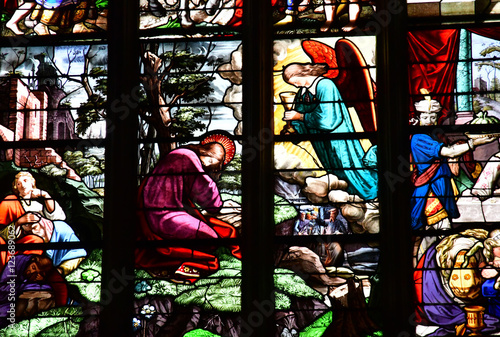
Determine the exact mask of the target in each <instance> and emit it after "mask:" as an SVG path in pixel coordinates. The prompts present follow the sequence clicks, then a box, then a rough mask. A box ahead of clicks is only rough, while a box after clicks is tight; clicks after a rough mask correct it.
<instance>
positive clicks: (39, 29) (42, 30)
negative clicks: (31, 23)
mask: <svg viewBox="0 0 500 337" xmlns="http://www.w3.org/2000/svg"><path fill="white" fill-rule="evenodd" d="M34 31H35V33H37V35H49V34H50V31H49V28H48V27H47V26H46V25H44V24H43V23H39V24H37V25H36V26H35V29H34Z"/></svg>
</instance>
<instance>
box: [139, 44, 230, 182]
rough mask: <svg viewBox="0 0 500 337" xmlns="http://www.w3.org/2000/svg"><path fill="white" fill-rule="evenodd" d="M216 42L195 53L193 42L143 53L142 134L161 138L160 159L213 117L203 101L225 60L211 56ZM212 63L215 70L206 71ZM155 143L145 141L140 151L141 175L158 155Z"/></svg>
mask: <svg viewBox="0 0 500 337" xmlns="http://www.w3.org/2000/svg"><path fill="white" fill-rule="evenodd" d="M214 48H215V45H214V44H213V43H212V42H210V43H209V44H208V45H207V46H206V48H204V49H203V50H204V52H202V53H194V52H192V51H191V50H190V47H189V44H187V43H186V44H184V48H180V47H179V45H178V44H174V45H173V48H172V49H171V50H167V51H162V50H160V49H161V47H160V45H159V44H157V43H151V44H148V45H146V46H145V48H144V51H143V53H142V59H141V61H142V65H143V69H144V72H143V76H141V82H142V85H143V88H144V95H145V99H144V100H143V101H142V102H141V103H142V104H140V109H139V116H140V121H141V129H140V136H141V137H142V138H148V139H150V138H159V139H162V140H164V142H160V143H159V144H158V150H159V158H161V157H162V156H163V155H165V154H166V153H168V152H170V151H171V150H173V149H174V148H176V147H177V142H176V138H179V137H189V136H193V134H194V132H196V131H201V130H203V128H204V127H205V125H204V124H203V123H202V122H201V121H200V118H201V117H202V116H206V115H209V116H211V114H212V112H211V110H210V108H209V107H204V106H201V105H200V104H199V103H203V102H207V101H208V102H210V98H209V97H210V95H211V94H212V93H213V88H212V86H211V85H210V82H211V81H212V80H214V74H215V72H216V69H217V66H218V65H219V64H220V63H221V62H222V60H221V59H218V58H213V57H211V55H210V54H211V52H212V51H213V50H214ZM205 66H208V67H209V68H210V69H211V71H209V72H202V71H201V70H202V68H203V67H205ZM154 152H155V148H154V145H153V144H149V143H147V144H144V145H143V147H142V148H141V150H140V156H141V165H140V167H141V174H147V173H149V171H150V169H151V168H152V167H153V166H154V164H155V163H154V161H155V158H156V156H155V155H154Z"/></svg>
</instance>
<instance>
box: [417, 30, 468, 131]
mask: <svg viewBox="0 0 500 337" xmlns="http://www.w3.org/2000/svg"><path fill="white" fill-rule="evenodd" d="M459 38H460V30H458V29H439V30H425V31H414V32H409V33H408V54H409V55H408V57H409V61H410V64H409V74H408V81H409V89H410V104H411V107H410V111H412V112H414V106H413V104H414V103H415V102H416V101H418V100H421V99H423V97H422V95H421V94H420V89H422V88H425V89H427V90H429V92H430V93H431V95H432V97H433V98H434V99H436V100H437V101H439V102H440V103H441V106H442V107H443V109H442V114H441V116H440V118H439V121H440V122H442V121H443V120H444V119H446V118H447V117H449V116H450V114H451V112H452V111H453V110H454V101H453V96H452V94H453V90H454V89H455V84H456V71H457V61H458V51H459V42H460V41H459ZM410 117H413V116H412V115H411V114H410Z"/></svg>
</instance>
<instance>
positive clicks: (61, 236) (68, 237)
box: [45, 220, 87, 266]
mask: <svg viewBox="0 0 500 337" xmlns="http://www.w3.org/2000/svg"><path fill="white" fill-rule="evenodd" d="M53 223H54V232H53V233H52V237H51V238H50V242H80V240H79V239H78V237H77V236H76V235H75V232H73V229H72V228H71V227H70V226H69V225H68V224H67V223H65V222H64V221H58V220H55V221H53ZM45 253H46V254H47V256H48V257H49V258H50V259H51V260H52V264H53V265H54V266H59V265H60V264H61V263H63V262H64V261H67V260H71V259H76V258H79V257H85V256H87V252H86V251H85V250H84V249H83V248H71V249H64V248H63V249H49V250H47V251H46V252H45Z"/></svg>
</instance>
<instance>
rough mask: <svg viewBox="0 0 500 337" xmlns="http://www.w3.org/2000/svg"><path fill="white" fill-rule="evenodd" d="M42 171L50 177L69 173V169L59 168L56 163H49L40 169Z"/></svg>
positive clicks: (63, 175)
mask: <svg viewBox="0 0 500 337" xmlns="http://www.w3.org/2000/svg"><path fill="white" fill-rule="evenodd" d="M40 172H42V173H45V174H46V175H48V176H50V177H65V176H66V174H67V173H68V170H67V169H63V168H59V167H57V166H56V165H54V164H49V165H46V166H44V167H42V168H41V169H40Z"/></svg>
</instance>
